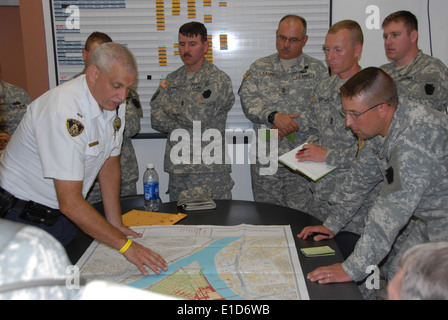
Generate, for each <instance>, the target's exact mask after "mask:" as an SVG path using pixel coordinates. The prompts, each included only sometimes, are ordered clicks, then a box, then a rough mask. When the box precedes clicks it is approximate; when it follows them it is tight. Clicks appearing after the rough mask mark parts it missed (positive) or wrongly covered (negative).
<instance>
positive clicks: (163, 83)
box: [160, 80, 170, 89]
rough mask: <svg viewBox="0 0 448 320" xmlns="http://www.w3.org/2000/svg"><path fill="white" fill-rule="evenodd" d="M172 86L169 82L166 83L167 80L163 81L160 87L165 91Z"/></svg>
mask: <svg viewBox="0 0 448 320" xmlns="http://www.w3.org/2000/svg"><path fill="white" fill-rule="evenodd" d="M169 85H170V83H169V82H168V81H166V80H162V81H161V82H160V86H161V87H162V88H163V89H165V88H166V87H168V86H169Z"/></svg>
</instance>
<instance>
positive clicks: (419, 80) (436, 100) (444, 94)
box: [381, 51, 448, 112]
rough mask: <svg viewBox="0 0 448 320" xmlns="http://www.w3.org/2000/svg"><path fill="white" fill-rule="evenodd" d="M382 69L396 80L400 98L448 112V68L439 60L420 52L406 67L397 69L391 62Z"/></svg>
mask: <svg viewBox="0 0 448 320" xmlns="http://www.w3.org/2000/svg"><path fill="white" fill-rule="evenodd" d="M381 68H382V69H383V70H384V71H385V72H387V73H388V74H389V75H390V76H391V77H392V79H394V81H395V83H396V84H397V89H398V95H399V96H400V97H401V96H402V97H406V98H407V99H410V100H411V101H415V102H418V103H419V104H421V105H423V106H428V107H430V108H433V109H436V110H439V111H442V112H446V111H447V107H448V68H447V67H446V66H445V65H444V64H443V62H442V61H440V60H439V59H437V58H434V57H431V56H428V55H426V54H424V53H423V52H422V51H420V52H419V53H418V54H417V55H416V56H415V57H414V59H413V60H412V61H411V62H410V63H409V64H407V65H406V66H403V67H396V66H395V64H394V63H393V62H391V63H388V64H385V65H383V66H381Z"/></svg>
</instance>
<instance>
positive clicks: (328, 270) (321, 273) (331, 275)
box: [297, 225, 352, 284]
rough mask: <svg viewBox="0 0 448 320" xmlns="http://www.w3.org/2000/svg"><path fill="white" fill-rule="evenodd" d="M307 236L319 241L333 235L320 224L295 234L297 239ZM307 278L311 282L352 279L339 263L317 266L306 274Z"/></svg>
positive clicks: (330, 237)
mask: <svg viewBox="0 0 448 320" xmlns="http://www.w3.org/2000/svg"><path fill="white" fill-rule="evenodd" d="M309 236H313V240H314V241H321V240H325V239H332V238H333V237H334V233H333V232H331V231H330V229H328V228H327V227H325V226H323V225H320V226H310V227H305V228H303V230H302V231H301V232H300V233H299V234H298V235H297V237H298V238H299V239H306V238H308V237H309ZM307 279H308V280H310V281H312V282H318V283H322V284H324V283H332V282H349V281H352V278H351V277H350V276H349V275H348V274H347V273H346V272H345V271H344V269H343V268H342V264H341V263H336V264H333V265H331V266H325V267H320V268H317V269H316V270H313V271H311V272H310V273H308V274H307Z"/></svg>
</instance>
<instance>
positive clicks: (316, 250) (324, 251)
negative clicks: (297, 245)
mask: <svg viewBox="0 0 448 320" xmlns="http://www.w3.org/2000/svg"><path fill="white" fill-rule="evenodd" d="M300 251H301V252H302V253H303V254H304V255H305V257H308V258H310V257H322V256H332V255H334V254H335V251H334V250H333V249H331V248H330V247H329V246H322V247H311V248H302V249H300Z"/></svg>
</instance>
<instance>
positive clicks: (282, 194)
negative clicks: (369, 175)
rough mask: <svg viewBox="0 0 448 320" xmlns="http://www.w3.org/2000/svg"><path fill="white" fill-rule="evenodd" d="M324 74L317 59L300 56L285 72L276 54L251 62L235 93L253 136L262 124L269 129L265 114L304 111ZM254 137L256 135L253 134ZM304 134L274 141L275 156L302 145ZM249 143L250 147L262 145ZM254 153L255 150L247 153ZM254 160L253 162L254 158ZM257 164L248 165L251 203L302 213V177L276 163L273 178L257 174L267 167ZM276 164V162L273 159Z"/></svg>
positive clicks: (303, 184)
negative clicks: (250, 182) (280, 206)
mask: <svg viewBox="0 0 448 320" xmlns="http://www.w3.org/2000/svg"><path fill="white" fill-rule="evenodd" d="M327 75H328V72H327V69H326V68H325V66H324V65H323V63H322V62H320V61H319V60H317V59H314V58H312V57H310V56H308V55H306V54H301V55H300V56H299V58H298V59H297V62H296V63H295V64H294V65H293V66H292V67H290V68H289V69H288V70H285V69H284V68H283V66H282V63H281V60H280V58H279V55H278V54H277V53H276V54H273V55H270V56H267V57H264V58H261V59H258V60H257V61H255V62H254V63H253V64H252V65H251V66H250V68H249V70H248V71H247V72H246V74H245V76H244V79H243V81H242V84H241V87H240V89H239V91H238V94H239V96H240V98H241V105H242V107H243V111H244V113H245V114H246V117H247V118H248V119H249V120H250V121H252V122H253V128H254V130H255V133H256V134H258V129H260V128H261V127H262V125H266V126H267V128H270V127H272V124H270V123H269V122H268V115H269V114H270V113H272V112H274V111H277V112H280V113H287V114H297V113H301V112H302V111H304V110H306V109H307V106H308V105H309V103H310V101H311V99H312V97H313V91H314V88H315V87H316V85H317V84H318V83H319V82H321V81H322V80H323V79H324V78H326V77H327ZM255 136H256V135H255ZM307 136H308V132H305V131H303V130H299V131H298V132H296V133H295V135H294V134H293V135H292V137H291V138H287V137H285V138H284V139H283V140H280V139H278V138H277V137H274V135H271V137H270V139H278V140H279V141H278V155H279V156H280V155H282V154H284V153H286V152H288V151H290V150H292V149H294V148H295V147H297V146H299V145H300V144H302V143H304V142H305V139H306V137H307ZM254 142H258V140H256V141H253V142H252V146H253V148H257V147H258V148H266V149H267V150H266V152H265V151H263V152H265V154H266V155H269V154H270V152H271V150H270V148H269V145H270V142H269V141H268V142H267V143H266V146H265V145H264V144H263V145H261V146H260V145H257V143H254ZM251 152H253V154H258V153H257V151H251ZM254 160H255V159H254ZM258 160H259V159H258V158H257V162H256V163H253V164H252V165H251V178H252V192H253V196H254V200H255V201H260V202H269V203H274V204H279V205H283V206H287V207H292V208H296V209H300V210H303V209H304V207H305V203H304V201H303V200H304V199H306V198H308V197H306V196H305V194H306V193H307V192H309V189H308V187H307V186H308V183H307V180H306V178H304V177H303V176H301V175H299V174H297V173H295V172H293V171H292V170H290V169H289V168H288V167H286V166H284V165H282V164H279V166H278V170H277V172H276V173H275V174H274V175H261V174H260V170H261V168H263V167H267V166H269V165H262V164H261V163H260V162H259V161H258ZM276 161H277V160H276Z"/></svg>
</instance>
